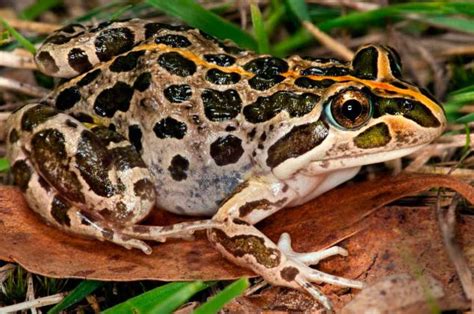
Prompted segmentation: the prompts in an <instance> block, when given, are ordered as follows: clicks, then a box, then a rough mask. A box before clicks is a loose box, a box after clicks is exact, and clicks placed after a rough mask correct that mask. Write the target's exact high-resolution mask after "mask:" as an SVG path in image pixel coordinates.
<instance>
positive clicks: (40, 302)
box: [0, 293, 66, 313]
mask: <svg viewBox="0 0 474 314" xmlns="http://www.w3.org/2000/svg"><path fill="white" fill-rule="evenodd" d="M65 296H66V293H57V294H53V295H50V296H47V297H43V298H38V299H36V300H31V301H26V302H21V303H17V304H13V305H9V306H4V307H0V313H10V312H17V311H24V310H28V309H32V308H38V307H43V306H47V305H52V304H57V303H59V302H61V301H62V300H63V299H64V297H65Z"/></svg>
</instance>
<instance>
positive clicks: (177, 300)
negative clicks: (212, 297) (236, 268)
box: [103, 281, 212, 314]
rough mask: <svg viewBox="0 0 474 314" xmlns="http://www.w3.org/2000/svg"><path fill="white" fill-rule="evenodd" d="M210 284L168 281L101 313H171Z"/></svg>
mask: <svg viewBox="0 0 474 314" xmlns="http://www.w3.org/2000/svg"><path fill="white" fill-rule="evenodd" d="M211 284H212V283H211ZM211 284H207V283H203V282H202V281H196V282H172V283H168V284H166V285H163V286H160V287H158V288H155V289H152V290H150V291H147V292H145V293H142V294H141V295H138V296H136V297H134V298H130V299H128V300H127V301H125V302H123V303H120V304H117V305H116V306H114V307H111V308H109V309H107V310H105V311H104V312H103V314H117V313H119V314H121V313H123V314H125V313H171V312H172V311H173V310H175V309H176V308H178V307H179V306H181V305H182V304H183V303H184V302H186V301H187V300H188V299H189V298H190V297H191V296H193V295H194V294H195V293H197V292H199V291H201V290H203V289H205V288H207V287H209V286H210V285H211Z"/></svg>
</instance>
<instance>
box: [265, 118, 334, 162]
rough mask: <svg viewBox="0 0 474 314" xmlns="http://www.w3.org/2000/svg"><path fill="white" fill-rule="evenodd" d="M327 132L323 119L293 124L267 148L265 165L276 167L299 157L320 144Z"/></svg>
mask: <svg viewBox="0 0 474 314" xmlns="http://www.w3.org/2000/svg"><path fill="white" fill-rule="evenodd" d="M328 133H329V127H328V125H327V124H326V123H325V122H324V121H321V120H320V121H316V122H313V123H308V124H303V125H298V126H295V127H293V128H292V129H291V131H290V132H288V133H287V134H286V135H285V136H283V137H282V138H281V139H279V140H278V141H277V142H276V143H275V144H273V145H272V146H271V147H270V148H269V150H268V158H267V165H268V166H269V167H272V168H274V167H276V166H278V165H279V164H280V163H282V162H284V161H285V160H287V159H289V158H296V157H299V156H301V155H303V154H305V153H307V152H308V151H310V150H311V149H313V148H314V147H316V146H318V145H319V144H321V143H322V142H323V141H324V139H325V138H326V137H327V135H328Z"/></svg>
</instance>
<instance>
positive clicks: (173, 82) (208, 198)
mask: <svg viewBox="0 0 474 314" xmlns="http://www.w3.org/2000/svg"><path fill="white" fill-rule="evenodd" d="M127 27H128V28H125V27H122V26H121V25H118V26H113V24H112V25H106V26H105V27H104V28H103V30H100V31H96V32H97V34H95V35H94V42H95V43H97V42H98V39H97V38H101V34H102V33H104V32H106V33H107V34H108V36H112V37H114V36H115V37H120V36H122V37H126V34H128V33H129V32H128V31H126V29H129V30H130V32H131V33H134V34H135V35H136V36H139V37H140V36H141V37H144V38H145V39H144V40H143V41H141V42H140V43H139V44H137V45H136V46H135V47H134V48H133V49H132V50H131V51H129V52H125V53H123V54H121V55H119V56H118V57H110V61H105V62H102V63H100V64H99V65H97V66H95V67H93V68H91V69H90V70H89V71H88V72H86V73H85V74H83V75H80V76H78V77H76V78H74V79H72V80H71V81H69V82H67V83H65V84H64V85H63V86H61V87H60V88H58V89H57V90H56V91H54V92H53V93H52V94H51V95H50V97H49V102H51V103H53V104H54V105H55V106H56V107H57V108H58V109H60V110H63V111H66V112H68V113H70V114H71V115H73V116H75V117H76V118H78V119H79V120H81V121H83V122H92V123H100V124H103V125H106V126H109V127H110V128H113V129H116V130H117V131H119V133H121V134H124V135H125V136H127V137H128V138H129V140H130V141H131V142H132V143H133V144H134V145H135V147H136V148H137V149H138V151H139V152H140V153H141V155H142V158H143V160H144V161H145V163H146V164H147V165H148V167H149V169H150V170H151V172H152V173H153V175H154V177H155V179H156V182H155V185H156V190H157V193H158V205H159V206H161V207H163V208H165V209H167V210H170V211H174V212H177V213H181V214H183V213H185V214H193V215H199V214H212V213H213V212H214V211H215V210H216V209H217V207H218V204H219V203H220V202H221V201H222V200H223V199H224V198H225V197H226V196H227V195H229V194H230V193H231V192H232V191H233V190H234V189H235V188H236V186H237V185H238V184H240V183H241V182H243V181H244V180H246V179H247V178H248V177H249V176H251V175H255V174H257V175H258V174H259V173H265V172H267V171H269V168H267V166H266V164H265V163H262V162H260V160H264V159H265V158H266V157H267V149H268V147H269V145H270V144H271V143H272V142H273V141H274V140H276V139H277V138H278V137H281V134H284V133H286V132H287V131H288V130H289V129H291V127H292V126H293V125H294V124H295V121H291V122H290V120H294V119H304V116H305V115H307V114H309V113H310V112H311V111H312V110H313V109H314V107H315V106H316V104H317V103H318V101H319V99H320V98H321V95H320V94H318V93H322V92H323V88H322V87H323V85H324V84H328V82H321V83H320V85H321V86H316V87H315V86H314V82H313V83H312V82H309V81H305V80H301V79H299V80H298V77H295V75H294V74H295V73H299V72H300V71H302V70H304V69H308V68H311V66H312V65H319V64H322V67H321V68H323V69H324V68H327V69H330V70H331V71H336V72H337V71H339V72H340V73H341V75H342V74H344V73H346V72H347V71H348V68H346V67H345V66H344V65H343V64H341V63H339V62H337V61H336V60H312V61H310V60H303V59H301V58H299V57H293V58H290V59H288V60H283V59H279V58H275V57H271V56H259V55H256V54H254V53H252V52H248V51H245V50H241V49H239V48H237V47H235V46H231V45H229V44H227V43H225V44H224V43H222V42H220V41H218V40H216V39H214V38H213V37H211V36H209V35H207V34H204V33H202V32H201V31H199V30H196V29H191V28H188V27H181V26H168V25H163V24H158V23H146V22H143V21H141V23H140V24H137V23H136V24H135V25H134V24H133V23H131V24H130V22H128V23H127ZM114 30H115V32H116V33H114ZM111 34H112V35H111ZM124 34H125V35H124ZM103 41H104V40H102V41H99V42H100V43H102V42H103ZM125 42H126V41H125ZM124 45H125V44H124ZM74 49H78V48H76V47H75V46H74V45H73V44H71V48H70V49H69V51H66V52H64V54H67V55H68V56H69V55H71V54H72V51H74ZM85 50H87V48H85ZM97 51H100V50H98V49H96V52H95V54H96V56H95V57H89V58H99V57H98V56H97ZM76 53H77V51H76ZM104 55H106V54H105V53H104ZM104 58H105V59H107V58H106V57H104V56H102V59H104ZM76 60H77V58H76ZM69 63H70V64H71V62H69ZM72 64H74V63H72ZM82 64H84V62H82ZM313 68H316V67H313ZM316 83H318V82H316ZM330 83H331V82H329V85H330ZM318 87H319V88H318ZM282 111H285V114H279V113H280V112H282ZM318 114H319V113H318Z"/></svg>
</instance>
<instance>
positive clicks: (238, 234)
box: [208, 178, 363, 309]
mask: <svg viewBox="0 0 474 314" xmlns="http://www.w3.org/2000/svg"><path fill="white" fill-rule="evenodd" d="M297 197H298V194H297V193H296V192H295V191H294V190H292V189H291V188H289V187H288V186H287V185H285V184H284V183H278V182H269V180H267V179H265V178H263V179H252V180H250V181H248V182H246V183H245V184H244V185H242V187H241V188H240V189H238V190H237V191H236V193H234V194H233V195H232V196H231V197H230V198H229V199H228V200H227V201H226V202H224V203H223V204H222V206H221V208H220V209H219V212H218V213H217V214H216V215H215V216H214V220H215V221H219V222H222V225H221V226H218V227H214V228H213V229H210V230H209V231H208V237H209V239H210V241H211V242H212V243H214V244H215V246H216V247H217V249H218V250H219V251H220V252H221V253H222V254H223V255H224V256H226V257H227V258H228V259H230V260H231V261H233V262H235V263H237V264H239V265H242V266H244V267H249V268H251V269H252V270H253V271H255V272H256V273H257V274H259V275H261V276H262V277H263V278H264V279H265V280H266V281H267V282H269V283H271V284H274V285H279V286H286V287H290V288H294V289H299V290H303V291H306V292H308V293H309V294H311V295H312V296H313V297H314V298H315V299H317V300H318V301H319V302H321V304H323V305H324V306H325V307H326V308H327V309H331V308H332V306H331V302H330V301H329V299H328V298H327V297H326V296H324V295H323V294H322V293H321V292H320V291H319V290H318V289H317V288H316V287H315V286H313V285H312V284H311V282H325V283H330V284H334V285H338V286H343V287H351V288H362V287H363V283H361V282H359V281H355V280H350V279H345V278H341V277H336V276H333V275H329V274H326V273H323V272H320V271H318V270H316V269H313V268H311V267H309V266H308V265H314V264H317V263H318V262H319V261H320V260H321V259H324V258H326V257H329V256H332V255H347V252H346V251H345V250H344V249H342V248H339V247H333V248H329V249H326V250H322V251H319V252H312V253H296V252H294V251H293V250H292V249H291V242H290V239H289V236H288V235H287V234H283V235H282V237H281V238H280V241H279V243H278V245H277V244H275V243H274V242H273V241H271V240H270V239H269V238H268V237H266V236H265V235H264V234H263V233H261V232H260V231H259V230H258V229H256V228H255V227H254V226H253V225H252V224H254V223H256V222H258V221H260V220H262V219H264V218H265V217H267V216H269V215H271V214H272V213H274V212H276V211H278V210H279V209H281V208H283V207H285V205H287V204H291V202H292V201H294V200H295V198H297Z"/></svg>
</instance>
